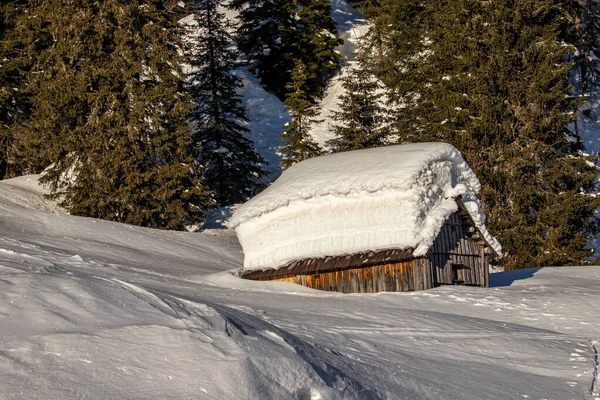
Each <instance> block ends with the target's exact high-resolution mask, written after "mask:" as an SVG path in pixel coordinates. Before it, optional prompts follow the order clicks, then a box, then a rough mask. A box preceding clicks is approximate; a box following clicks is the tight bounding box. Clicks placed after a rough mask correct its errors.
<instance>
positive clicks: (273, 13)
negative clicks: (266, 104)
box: [231, 0, 342, 99]
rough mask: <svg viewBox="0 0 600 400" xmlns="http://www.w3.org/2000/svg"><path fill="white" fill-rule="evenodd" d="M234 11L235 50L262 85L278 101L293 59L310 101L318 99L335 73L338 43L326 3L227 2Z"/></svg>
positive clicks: (283, 0) (319, 0) (324, 0)
mask: <svg viewBox="0 0 600 400" xmlns="http://www.w3.org/2000/svg"><path fill="white" fill-rule="evenodd" d="M231 6H232V7H233V8H235V9H237V10H239V12H240V14H239V20H240V25H239V27H238V33H237V39H236V41H237V43H238V48H239V49H240V50H241V51H242V52H243V53H245V54H246V56H247V58H248V61H250V63H251V65H252V67H253V68H254V69H255V71H256V72H257V75H258V76H259V77H260V79H261V82H262V84H263V85H264V86H265V87H266V88H267V89H268V90H270V91H272V92H273V93H275V94H276V95H277V96H278V97H279V98H280V99H284V98H285V97H286V85H287V84H288V83H289V82H290V81H291V71H292V70H293V69H294V63H295V60H296V59H300V60H301V61H302V62H303V64H304V66H305V67H304V68H305V74H306V87H307V89H308V90H309V94H310V95H311V96H317V97H318V96H321V95H322V91H323V86H324V85H325V81H326V79H327V78H328V76H329V75H330V74H331V73H332V72H333V71H335V69H336V68H337V66H338V63H339V59H340V58H339V55H338V54H337V53H336V52H335V48H336V47H337V46H338V45H339V44H340V43H342V41H341V40H340V39H339V38H338V37H337V36H336V28H335V23H334V21H333V19H332V18H331V4H330V2H329V0H294V1H289V0H232V1H231Z"/></svg>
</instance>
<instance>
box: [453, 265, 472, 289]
mask: <svg viewBox="0 0 600 400" xmlns="http://www.w3.org/2000/svg"><path fill="white" fill-rule="evenodd" d="M450 265H451V266H452V284H453V285H462V284H464V283H465V281H464V280H462V279H458V271H459V270H461V269H468V267H467V266H466V265H465V264H454V263H453V264H450Z"/></svg>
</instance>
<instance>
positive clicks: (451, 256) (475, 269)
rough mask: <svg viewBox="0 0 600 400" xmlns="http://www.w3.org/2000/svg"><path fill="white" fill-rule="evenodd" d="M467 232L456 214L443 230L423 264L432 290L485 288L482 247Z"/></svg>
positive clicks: (484, 257)
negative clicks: (443, 288) (441, 286)
mask: <svg viewBox="0 0 600 400" xmlns="http://www.w3.org/2000/svg"><path fill="white" fill-rule="evenodd" d="M468 228H469V227H468V226H465V225H464V223H463V221H462V219H461V218H460V216H459V214H452V215H451V216H450V218H449V219H448V221H446V223H445V224H444V226H443V227H442V229H441V231H440V234H439V235H438V237H437V238H436V239H435V241H434V243H433V246H432V247H431V250H430V251H429V253H428V255H427V260H426V264H427V265H428V267H429V269H431V270H432V273H433V282H434V286H439V285H457V284H459V285H477V286H488V282H487V281H488V278H487V273H486V272H487V271H486V270H487V266H488V263H487V254H485V251H484V248H483V245H481V244H478V243H477V242H476V241H475V240H473V239H472V238H471V235H470V234H471V232H467V229H468ZM482 256H483V259H482Z"/></svg>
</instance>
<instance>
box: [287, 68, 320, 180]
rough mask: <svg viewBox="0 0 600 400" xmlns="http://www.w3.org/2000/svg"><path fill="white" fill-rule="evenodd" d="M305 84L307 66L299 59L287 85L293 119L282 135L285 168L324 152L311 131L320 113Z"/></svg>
mask: <svg viewBox="0 0 600 400" xmlns="http://www.w3.org/2000/svg"><path fill="white" fill-rule="evenodd" d="M305 85H306V73H305V67H304V64H302V62H301V61H297V62H296V66H295V68H294V70H293V72H292V81H291V82H290V83H289V84H288V85H287V90H288V92H289V94H288V97H287V98H286V100H285V105H286V107H287V109H288V111H289V113H290V116H291V117H292V121H291V122H290V123H288V124H286V125H285V127H284V131H283V132H282V134H281V136H280V138H281V142H282V144H283V148H282V149H281V153H282V155H283V161H282V165H283V167H284V168H288V167H290V166H292V165H294V164H296V163H297V162H300V161H303V160H306V159H308V158H311V157H315V156H318V155H321V154H322V153H323V151H322V149H321V147H320V146H319V145H318V144H317V143H316V142H315V141H314V140H313V139H312V138H311V136H310V133H309V129H310V125H311V124H313V123H315V122H318V121H317V120H315V119H314V118H315V117H316V116H318V115H319V111H318V108H317V106H316V104H315V103H314V102H313V101H312V100H311V99H310V97H309V96H308V94H307V93H306V91H305Z"/></svg>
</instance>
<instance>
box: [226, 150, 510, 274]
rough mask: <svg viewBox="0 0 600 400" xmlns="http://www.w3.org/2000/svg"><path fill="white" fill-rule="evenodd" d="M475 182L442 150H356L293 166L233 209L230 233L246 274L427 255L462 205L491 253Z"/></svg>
mask: <svg viewBox="0 0 600 400" xmlns="http://www.w3.org/2000/svg"><path fill="white" fill-rule="evenodd" d="M480 188H481V186H480V183H479V180H478V179H477V177H476V176H475V174H474V173H473V171H472V170H471V169H470V168H469V166H468V165H467V163H466V162H465V161H464V159H463V158H462V156H461V155H460V153H459V151H458V150H456V148H454V147H453V146H452V145H450V144H446V143H419V144H407V145H400V146H390V147H381V148H375V149H367V150H357V151H351V152H344V153H336V154H331V155H326V156H321V157H316V158H313V159H309V160H306V161H303V162H300V163H298V164H296V165H294V166H292V167H291V168H289V169H288V170H287V171H285V172H284V173H283V174H282V175H281V176H280V178H279V179H277V180H276V181H275V182H274V183H273V184H272V185H271V186H270V187H268V188H267V189H266V190H265V191H263V192H262V193H260V194H259V195H258V196H256V197H254V198H253V199H251V200H250V201H248V202H247V203H245V204H243V205H242V206H240V207H239V208H238V209H237V210H236V212H235V213H234V215H233V217H232V219H231V221H230V223H229V226H230V228H233V229H235V230H236V233H237V234H238V237H239V239H240V242H241V244H242V247H243V249H244V253H245V260H244V267H245V268H247V269H264V268H277V267H280V266H282V265H284V264H285V263H287V262H290V261H294V260H298V259H304V258H311V257H312V258H314V257H325V256H338V255H345V254H354V253H358V252H361V251H373V250H383V249H390V248H398V249H406V248H412V249H414V255H415V256H419V255H423V254H425V253H426V252H427V250H428V249H429V247H430V246H431V245H432V243H433V241H434V239H435V237H436V236H437V234H438V233H439V231H440V229H441V227H442V225H443V223H444V222H445V220H446V219H447V218H448V217H449V216H450V215H451V214H452V213H454V212H455V211H456V210H457V204H456V201H455V198H457V197H458V196H462V201H463V203H464V204H465V207H466V208H467V210H468V211H469V214H470V215H471V217H472V219H473V221H474V223H475V225H476V227H477V228H478V229H479V231H480V232H481V233H482V235H483V237H484V239H485V240H486V241H487V243H489V244H490V246H491V247H492V248H493V249H494V250H495V251H496V252H497V253H498V254H500V253H501V248H500V244H499V243H498V241H497V240H496V239H494V238H493V237H492V236H491V235H490V234H489V233H488V231H487V229H486V228H485V225H484V221H485V217H484V215H483V212H482V211H481V206H480V203H479V201H478V200H477V197H476V196H477V193H478V192H479V190H480Z"/></svg>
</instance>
